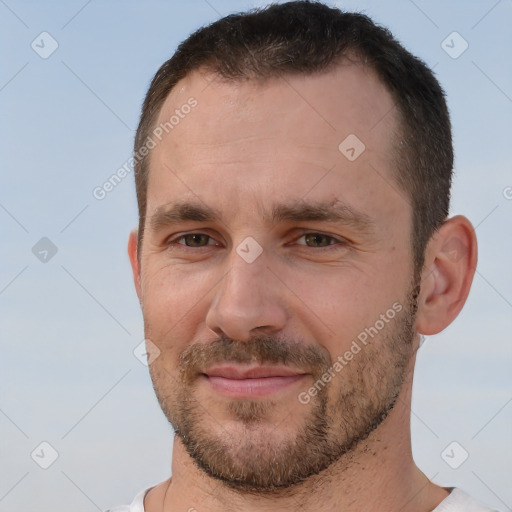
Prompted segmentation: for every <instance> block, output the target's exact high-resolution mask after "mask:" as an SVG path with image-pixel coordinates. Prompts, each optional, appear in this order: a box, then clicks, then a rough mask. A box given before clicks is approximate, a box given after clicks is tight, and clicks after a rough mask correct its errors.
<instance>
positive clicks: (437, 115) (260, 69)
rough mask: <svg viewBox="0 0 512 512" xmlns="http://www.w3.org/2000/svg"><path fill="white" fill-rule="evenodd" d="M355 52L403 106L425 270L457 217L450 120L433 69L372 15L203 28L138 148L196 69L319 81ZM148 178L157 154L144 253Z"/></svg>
mask: <svg viewBox="0 0 512 512" xmlns="http://www.w3.org/2000/svg"><path fill="white" fill-rule="evenodd" d="M349 55H355V56H357V57H358V58H359V59H361V61H362V62H364V63H365V64H366V65H369V66H370V67H371V68H372V69H374V70H375V71H376V73H377V75H378V76H379V78H380V80H381V81H382V82H383V83H384V85H385V86H386V87H387V89H388V90H389V92H390V93H391V95H392V97H393V100H394V102H395V104H396V107H397V112H398V117H399V119H400V129H399V131H400V133H399V136H398V140H396V141H395V146H396V148H397V151H396V161H395V164H396V168H397V172H396V176H395V177H394V178H395V180H396V182H397V184H398V186H399V188H400V189H401V190H402V191H403V192H405V195H406V197H407V198H408V200H409V203H410V204H411V207H412V212H413V213H412V215H413V225H412V227H411V229H412V233H411V237H412V249H413V255H414V264H415V269H416V271H418V269H421V267H422V266H423V261H424V252H425V247H426V244H427V242H428V240H429V239H430V237H431V236H432V234H433V233H434V231H435V230H436V229H437V228H438V227H439V226H440V225H441V224H442V222H443V221H444V220H445V219H446V217H447V215H448V210H449V203H450V187H451V180H452V167H453V148H452V139H451V127H450V118H449V114H448V109H447V106H446V102H445V99H444V93H443V90H442V88H441V86H440V85H439V83H438V81H437V80H436V78H435V77H434V75H433V73H432V71H431V70H430V69H429V68H428V67H427V66H426V65H425V64H424V63H423V62H422V61H421V60H420V59H418V58H416V57H414V56H413V55H412V54H411V53H409V52H408V51H407V50H406V49H405V48H403V46H401V45H400V43H398V42H397V41H396V40H395V39H394V37H393V36H392V34H391V33H390V32H389V31H388V30H387V29H386V28H383V27H380V26H378V25H376V24H374V23H373V22H372V21H371V20H370V18H368V17H367V16H364V15H362V14H358V13H346V12H342V11H340V10H339V9H337V8H332V7H328V6H326V5H324V4H322V3H318V2H310V1H307V0H305V1H293V2H287V3H283V4H273V5H270V6H269V7H267V8H265V9H255V10H252V11H249V12H247V13H239V14H232V15H229V16H226V17H224V18H222V19H220V20H218V21H216V22H214V23H212V24H211V25H208V26H206V27H203V28H201V29H199V30H197V31H196V32H194V33H193V34H192V35H191V36H189V37H188V38H187V39H186V40H185V41H183V42H182V43H181V44H180V45H179V46H178V49H177V51H176V52H175V54H174V55H173V56H172V58H171V59H169V60H168V61H167V62H165V63H164V64H163V65H162V66H161V67H160V69H159V70H158V72H157V73H156V75H155V77H154V78H153V80H152V82H151V85H150V87H149V90H148V92H147V95H146V98H145V101H144V104H143V107H142V113H141V118H140V122H139V126H138V128H137V134H136V137H135V152H136V154H137V153H138V151H139V149H140V148H141V147H142V145H143V144H144V143H145V141H146V139H147V137H148V136H149V134H150V132H151V130H152V129H153V128H154V125H155V123H156V120H157V118H158V114H159V112H160V109H161V107H162V105H163V103H164V101H165V99H166V98H167V96H168V94H169V92H170V91H171V89H172V88H173V87H174V86H175V85H176V84H177V82H178V81H179V80H181V79H183V78H184V77H185V76H186V75H188V74H189V73H191V72H192V71H194V70H197V69H199V68H205V69H207V70H208V71H213V72H214V73H216V74H217V75H219V76H221V77H223V78H225V79H231V80H237V79H239V80H240V79H247V78H249V79H251V78H253V79H267V78H274V77H278V76H280V75H285V74H305V75H311V74H314V73H316V72H321V71H325V70H328V69H329V68H331V67H333V66H335V65H336V64H337V63H338V62H339V61H340V59H341V58H343V57H346V56H349ZM148 172H149V156H146V157H145V158H142V159H140V160H137V161H136V164H135V183H136V189H137V202H138V207H139V254H140V249H141V244H142V237H143V232H144V224H145V217H146V199H147V197H146V196H147V183H148Z"/></svg>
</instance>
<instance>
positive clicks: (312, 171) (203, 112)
mask: <svg viewBox="0 0 512 512" xmlns="http://www.w3.org/2000/svg"><path fill="white" fill-rule="evenodd" d="M190 105H193V106H192V107H191V106H190ZM155 126H156V127H157V128H158V127H159V126H160V127H162V126H163V127H165V126H167V129H164V130H163V131H162V133H161V137H160V138H161V140H160V142H159V143H158V144H157V145H156V147H155V148H154V150H152V152H151V154H150V166H149V167H150V173H149V180H148V182H149V186H148V209H149V210H151V209H155V208H157V207H158V206H160V205H162V204H165V203H167V202H172V201H173V200H174V199H176V198H177V197H178V196H183V194H185V195H191V194H192V195H194V194H196V195H197V194H199V195H203V197H206V196H207V194H208V193H207V192H206V189H205V186H206V185H209V188H214V189H216V190H217V191H218V192H219V193H221V194H223V195H225V196H228V195H229V194H231V196H232V199H233V200H234V201H235V200H236V201H239V205H240V206H241V205H243V204H244V203H243V200H245V199H247V198H248V195H247V194H248V192H247V190H249V191H251V193H252V195H251V198H254V197H256V196H257V193H258V191H259V192H261V194H260V196H262V197H263V196H264V195H265V194H267V196H266V197H268V195H269V194H270V195H274V196H280V197H281V198H284V197H285V196H286V195H287V194H288V195H289V196H290V197H303V196H304V194H305V192H306V188H307V187H308V186H310V185H311V186H312V185H313V184H314V183H315V180H318V179H320V178H321V177H322V176H323V175H325V174H326V173H329V170H332V169H333V168H335V171H336V172H332V173H330V174H329V176H328V177H327V179H323V180H322V187H315V189H314V193H315V194H318V196H319V197H320V196H321V195H322V190H323V191H324V192H326V191H327V192H328V194H329V196H330V197H329V198H328V199H329V200H339V199H346V198H343V197H340V196H343V195H344V194H345V192H346V194H348V195H351V196H352V197H355V199H357V197H356V196H359V197H360V198H363V196H364V195H368V193H373V192H375V193H376V192H378V189H379V187H382V186H383V184H384V182H386V181H387V182H388V183H391V182H392V181H393V175H394V155H393V141H394V134H395V133H396V131H397V127H398V122H397V115H396V109H395V104H394V101H393V98H392V96H391V94H390V93H389V92H388V90H387V89H386V87H385V86H384V85H383V84H382V82H381V81H380V80H379V79H378V77H377V76H376V73H375V72H374V71H373V70H372V69H370V68H368V67H366V66H363V65H361V64H357V63H352V62H349V61H345V62H343V63H340V64H339V65H337V66H336V67H335V68H332V69H331V70H329V71H328V72H323V73H317V74H313V75H307V76H306V75H299V74H296V75H283V76H281V77H276V78H271V79H266V80H254V79H248V80H226V79H223V78H221V77H219V76H217V75H215V74H214V73H211V72H207V71H205V70H197V71H194V72H192V73H190V74H189V75H188V76H187V77H185V78H184V79H183V80H181V81H180V82H178V84H177V85H176V86H175V87H174V89H173V90H172V91H171V93H170V94H169V96H168V97H167V98H166V100H165V102H164V104H163V106H162V108H161V110H160V112H159V115H158V119H157V122H156V123H155ZM359 154H360V156H359ZM354 156H355V157H356V158H354ZM169 171H171V172H169ZM383 180H384V181H383ZM166 181H167V182H171V181H174V183H173V186H172V187H170V186H169V187H167V188H166V186H165V182H166ZM335 182H336V183H335ZM338 185H339V186H338ZM334 188H336V191H334ZM391 188H392V189H394V190H389V191H388V193H390V194H391V195H393V196H396V195H397V187H396V186H391ZM171 190H172V191H174V193H173V194H171V195H174V196H176V197H170V192H171ZM239 192H240V193H239ZM398 195H399V196H400V193H399V194H398ZM242 196H243V200H242V199H241V198H242ZM324 196H325V194H324ZM218 198H219V196H216V197H212V196H210V197H209V198H208V199H210V200H211V199H215V200H216V199H218ZM200 199H201V198H200ZM398 199H401V203H402V204H401V207H402V208H403V206H404V204H403V203H404V202H403V197H402V198H400V197H398ZM236 201H235V202H236ZM232 204H234V203H232ZM260 206H261V205H260ZM148 213H151V212H150V211H149V212H148Z"/></svg>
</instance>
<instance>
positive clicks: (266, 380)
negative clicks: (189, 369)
mask: <svg viewBox="0 0 512 512" xmlns="http://www.w3.org/2000/svg"><path fill="white" fill-rule="evenodd" d="M306 375H307V374H306V373H303V372H300V371H298V370H293V369H291V368H286V367H283V366H257V367H253V368H243V367H238V366H233V365H224V366H216V367H213V368H210V369H209V370H207V372H206V373H204V374H203V378H205V379H206V381H207V383H208V384H209V386H210V387H211V389H213V390H214V391H215V392H217V393H220V394H222V395H224V396H228V397H231V398H247V397H257V396H265V395H269V394H273V393H277V392H278V391H281V390H284V389H286V388H288V387H289V386H291V385H293V384H294V383H296V382H298V381H300V380H302V379H303V378H304V377H305V376H306Z"/></svg>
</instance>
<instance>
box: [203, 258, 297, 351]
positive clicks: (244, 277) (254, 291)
mask: <svg viewBox="0 0 512 512" xmlns="http://www.w3.org/2000/svg"><path fill="white" fill-rule="evenodd" d="M264 254H265V252H263V254H261V255H260V256H259V257H258V258H257V259H256V260H255V261H253V262H251V263H248V262H247V261H245V260H244V259H243V258H242V257H241V256H239V254H238V253H237V252H236V251H233V253H232V255H231V257H230V259H229V261H228V265H229V268H228V270H227V272H226V274H225V276H224V278H223V279H222V280H221V282H220V283H219V285H218V287H217V288H216V290H215V295H214V297H213V299H212V302H211V304H210V308H209V310H208V313H207V315H206V325H207V327H208V328H209V329H211V330H212V331H213V332H214V333H215V334H217V335H218V336H219V337H221V336H226V337H229V338H232V339H236V340H240V341H247V340H248V339H249V338H251V337H252V336H254V334H255V331H257V332H258V333H259V334H262V333H263V334H273V333H276V332H278V331H280V330H281V329H283V328H284V327H285V325H286V321H287V317H288V314H287V309H286V307H285V303H284V301H285V296H284V286H283V284H282V283H281V282H280V281H279V279H277V277H276V276H275V275H274V273H273V272H271V271H270V270H269V268H267V265H268V262H267V259H266V257H265V256H264Z"/></svg>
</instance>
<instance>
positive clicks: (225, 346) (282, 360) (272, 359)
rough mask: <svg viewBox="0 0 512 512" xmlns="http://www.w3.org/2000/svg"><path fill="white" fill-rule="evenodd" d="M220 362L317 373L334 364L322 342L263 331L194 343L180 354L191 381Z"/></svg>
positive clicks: (186, 377) (185, 376)
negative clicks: (245, 337) (308, 342)
mask: <svg viewBox="0 0 512 512" xmlns="http://www.w3.org/2000/svg"><path fill="white" fill-rule="evenodd" d="M219 363H239V364H251V363H252V364H254V363H258V364H260V365H264V364H267V365H272V364H275V365H277V364H280V365H284V366H293V367H296V368H298V369H300V370H302V371H304V372H305V373H311V374H313V375H314V376H317V377H319V376H321V375H322V374H323V373H324V372H325V371H326V370H327V369H328V368H330V367H331V366H332V361H331V358H330V356H329V353H328V352H327V350H322V348H321V347H320V346H318V345H305V344H303V343H299V342H297V341H288V340H285V339H284V338H277V337H275V336H270V335H262V336H261V335H260V336H257V337H254V338H251V339H250V340H248V341H240V340H235V339H232V338H228V337H221V338H218V339H216V340H214V341H211V342H209V343H194V344H192V345H190V346H189V347H187V348H186V349H185V350H184V351H183V352H182V353H181V354H180V356H179V358H178V366H179V370H180V373H181V376H182V378H183V379H184V380H185V381H186V382H188V383H190V382H191V381H192V380H194V378H195V377H197V375H198V374H200V373H205V371H206V370H207V369H208V368H209V367H211V366H212V365H215V364H219Z"/></svg>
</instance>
